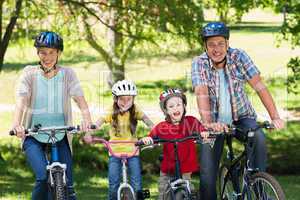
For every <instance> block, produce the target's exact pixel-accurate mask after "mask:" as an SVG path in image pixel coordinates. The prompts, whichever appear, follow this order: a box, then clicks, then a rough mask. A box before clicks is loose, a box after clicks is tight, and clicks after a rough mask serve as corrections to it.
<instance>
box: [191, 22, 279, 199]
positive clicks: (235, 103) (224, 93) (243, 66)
mask: <svg viewBox="0 0 300 200" xmlns="http://www.w3.org/2000/svg"><path fill="white" fill-rule="evenodd" d="M201 36H202V39H203V42H204V46H205V52H204V53H203V54H201V55H200V56H198V57H196V58H195V59H194V60H193V63H192V84H193V88H194V92H195V94H196V97H197V105H198V110H199V113H200V116H201V119H202V122H203V124H204V125H205V127H206V128H210V129H213V130H215V131H225V132H226V131H228V128H227V125H226V124H232V123H233V124H235V125H237V126H241V127H244V128H251V127H255V126H256V125H257V124H256V114H255V111H254V109H253V107H252V105H251V103H250V101H249V100H248V97H247V94H246V92H245V90H244V84H245V83H246V82H247V83H249V84H250V86H251V87H252V88H253V89H254V90H255V91H256V93H257V94H258V96H259V97H260V99H261V101H262V103H263V104H264V106H265V108H266V109H267V111H268V113H269V116H270V118H271V120H272V123H273V124H274V126H275V128H276V129H281V128H283V127H284V122H283V120H282V119H280V117H279V115H278V112H277V109H276V106H275V104H274V101H273V99H272V96H271V95H270V93H269V91H268V90H267V88H266V87H265V85H264V83H263V82H262V80H261V77H260V72H259V71H258V69H257V67H256V66H255V65H254V63H253V62H252V60H251V59H250V57H249V56H248V55H247V54H246V53H245V52H244V51H243V50H240V49H234V48H230V47H229V29H228V28H227V27H226V25H225V24H224V23H222V22H212V23H208V24H207V25H206V26H204V28H203V30H202V33H201ZM254 143H255V144H254V163H253V167H254V168H258V169H259V170H261V171H264V170H265V169H266V160H267V155H266V144H265V135H264V133H263V132H262V130H259V131H257V132H256V134H255V138H254ZM223 144H224V137H223V136H218V137H217V138H216V141H215V144H214V146H213V148H211V147H210V145H209V144H203V145H202V146H201V150H200V163H201V174H200V193H201V199H205V200H216V199H217V193H216V179H217V174H218V167H219V161H220V157H221V154H222V150H223Z"/></svg>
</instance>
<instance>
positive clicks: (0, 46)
mask: <svg viewBox="0 0 300 200" xmlns="http://www.w3.org/2000/svg"><path fill="white" fill-rule="evenodd" d="M22 1H23V0H17V1H16V7H15V11H14V12H13V13H12V16H11V18H10V21H9V23H8V25H7V27H6V30H5V33H4V36H3V39H2V40H1V43H0V71H1V70H2V67H3V62H4V56H5V52H6V50H7V47H8V44H9V40H10V38H11V34H12V32H13V29H14V27H15V24H16V23H17V19H18V17H19V14H20V11H21V8H22Z"/></svg>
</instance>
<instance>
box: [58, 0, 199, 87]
mask: <svg viewBox="0 0 300 200" xmlns="http://www.w3.org/2000/svg"><path fill="white" fill-rule="evenodd" d="M61 1H62V2H63V3H64V5H65V6H66V7H67V8H68V10H69V13H70V14H72V15H73V16H74V19H76V20H77V21H78V19H81V21H80V23H82V24H83V26H84V31H85V36H86V40H87V41H88V43H89V44H90V46H91V47H93V48H94V49H95V50H96V51H97V52H99V54H100V55H101V56H102V57H103V58H104V60H105V62H106V64H107V65H108V67H109V69H110V71H111V73H112V81H111V84H112V83H114V82H115V81H117V80H120V79H124V76H125V63H126V60H127V58H128V55H129V54H130V53H131V52H132V49H133V48H134V46H135V45H136V44H137V43H139V42H142V41H148V42H152V43H154V44H155V43H156V41H155V37H157V36H158V35H160V34H165V33H167V34H173V35H178V36H179V37H183V38H185V39H186V41H187V43H189V44H193V43H194V42H195V41H197V40H198V30H199V28H200V27H201V25H202V22H203V13H202V4H201V3H195V1H193V0H110V1H107V0H101V1H95V2H93V1H86V0H80V1H76V0H61ZM80 23H79V24H80ZM99 29H100V30H104V29H105V30H106V34H105V35H103V34H101V33H100V31H99ZM102 32H103V31H102ZM101 37H102V38H105V39H104V40H101Z"/></svg>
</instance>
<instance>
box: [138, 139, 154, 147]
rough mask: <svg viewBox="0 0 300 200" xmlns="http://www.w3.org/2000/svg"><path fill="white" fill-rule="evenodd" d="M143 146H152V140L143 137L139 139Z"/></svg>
mask: <svg viewBox="0 0 300 200" xmlns="http://www.w3.org/2000/svg"><path fill="white" fill-rule="evenodd" d="M140 140H141V141H142V142H143V143H144V144H145V145H149V144H153V139H152V138H151V137H144V138H142V139H140Z"/></svg>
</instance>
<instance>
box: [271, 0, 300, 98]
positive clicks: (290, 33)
mask: <svg viewBox="0 0 300 200" xmlns="http://www.w3.org/2000/svg"><path fill="white" fill-rule="evenodd" d="M275 11H277V12H280V11H284V12H285V13H284V15H285V21H284V23H283V25H282V27H281V33H282V36H283V39H285V40H288V41H290V43H291V45H292V48H295V47H299V46H300V2H299V1H298V0H287V1H286V0H278V2H277V4H275ZM287 67H288V69H289V70H290V71H291V74H289V76H288V79H287V86H288V92H290V93H295V94H297V93H299V89H300V87H299V84H300V57H299V56H297V57H295V58H291V59H290V61H289V62H288V64H287Z"/></svg>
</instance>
